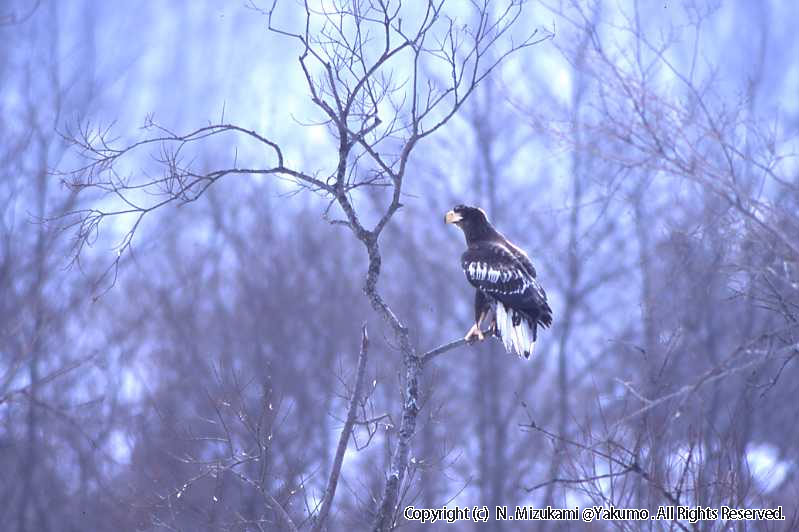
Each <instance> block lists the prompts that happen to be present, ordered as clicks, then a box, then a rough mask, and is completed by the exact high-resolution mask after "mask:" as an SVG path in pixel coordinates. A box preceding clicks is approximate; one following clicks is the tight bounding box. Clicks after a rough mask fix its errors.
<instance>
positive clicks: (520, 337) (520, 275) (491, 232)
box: [444, 205, 552, 358]
mask: <svg viewBox="0 0 799 532" xmlns="http://www.w3.org/2000/svg"><path fill="white" fill-rule="evenodd" d="M444 221H445V223H448V224H454V225H456V226H457V227H459V228H460V229H461V230H462V231H463V234H464V236H465V237H466V246H467V248H466V251H464V252H463V255H461V267H462V268H463V273H464V274H466V279H467V280H468V281H469V283H471V284H472V286H474V287H475V288H476V291H475V296H474V321H475V323H474V325H472V328H471V329H469V332H467V333H466V336H465V337H464V339H465V340H466V341H467V342H471V341H473V340H474V339H475V338H476V339H478V340H483V339H484V338H485V336H484V333H483V331H482V329H481V328H480V326H481V323H482V322H483V320H485V319H486V318H488V317H490V321H489V327H488V330H487V331H486V333H485V334H488V335H496V336H498V337H499V338H500V339H501V340H502V343H503V344H504V345H505V350H506V351H507V352H508V353H515V354H517V355H519V356H520V357H522V356H523V357H524V358H530V355H531V354H532V353H533V347H534V346H535V341H536V339H537V337H538V326H539V325H541V326H542V327H549V326H550V325H552V309H550V308H549V304H548V303H547V294H546V292H544V289H543V288H542V287H541V285H540V284H539V283H538V280H537V279H536V272H535V268H534V267H533V263H532V262H530V258H529V257H528V256H527V254H526V253H525V252H524V251H522V250H521V249H520V248H519V247H518V246H515V245H514V244H512V243H511V242H510V241H509V240H508V239H507V238H505V237H504V236H502V234H501V233H500V232H499V231H497V230H496V229H494V226H492V225H491V223H490V222H489V221H488V217H487V216H486V213H485V211H483V209H480V208H477V207H469V206H466V205H458V206H456V207H455V208H453V209H452V210H451V211H449V212H448V213H447V214H446V215H445V217H444Z"/></svg>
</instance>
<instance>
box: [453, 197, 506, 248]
mask: <svg viewBox="0 0 799 532" xmlns="http://www.w3.org/2000/svg"><path fill="white" fill-rule="evenodd" d="M444 222H446V223H448V224H453V225H456V226H458V227H460V228H461V230H462V231H463V234H464V235H466V242H473V241H475V240H480V239H482V238H490V237H492V236H494V233H495V231H494V228H493V227H491V224H490V223H489V222H488V217H487V216H486V213H485V211H484V210H483V209H480V208H479V207H469V206H468V205H457V206H456V207H454V208H453V209H452V210H451V211H449V212H448V213H447V214H446V216H444Z"/></svg>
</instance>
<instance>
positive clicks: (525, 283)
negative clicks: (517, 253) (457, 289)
mask: <svg viewBox="0 0 799 532" xmlns="http://www.w3.org/2000/svg"><path fill="white" fill-rule="evenodd" d="M464 266H465V268H464V269H465V271H466V275H468V276H469V278H470V279H472V280H473V281H488V282H490V283H500V284H506V283H509V282H511V281H516V282H515V283H514V285H513V287H508V288H504V287H502V288H500V287H496V288H492V289H491V291H492V292H495V293H498V294H503V295H513V294H522V293H524V292H525V291H526V290H527V289H528V288H530V286H534V283H535V281H534V280H532V279H531V278H530V277H529V276H528V275H526V273H525V272H522V271H519V270H516V269H513V270H501V269H498V268H493V267H491V265H490V264H489V263H487V262H480V261H475V262H469V263H468V264H466V265H464ZM519 281H521V282H519Z"/></svg>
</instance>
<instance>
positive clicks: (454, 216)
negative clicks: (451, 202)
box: [444, 211, 463, 224]
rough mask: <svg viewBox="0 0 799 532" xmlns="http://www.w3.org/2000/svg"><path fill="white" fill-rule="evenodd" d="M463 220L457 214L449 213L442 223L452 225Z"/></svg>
mask: <svg viewBox="0 0 799 532" xmlns="http://www.w3.org/2000/svg"><path fill="white" fill-rule="evenodd" d="M461 220H463V216H461V215H460V214H458V213H457V212H455V211H449V212H448V213H447V215H446V216H444V223H448V224H454V223H458V222H460V221H461Z"/></svg>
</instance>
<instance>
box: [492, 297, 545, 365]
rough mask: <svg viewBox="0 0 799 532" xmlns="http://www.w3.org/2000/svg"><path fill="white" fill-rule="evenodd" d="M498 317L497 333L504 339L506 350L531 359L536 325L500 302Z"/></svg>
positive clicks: (497, 306)
mask: <svg viewBox="0 0 799 532" xmlns="http://www.w3.org/2000/svg"><path fill="white" fill-rule="evenodd" d="M496 315H497V333H498V335H499V337H500V338H501V339H502V344H503V345H504V346H505V350H506V351H507V352H508V353H513V354H516V355H518V356H520V357H524V358H530V356H531V355H532V354H533V348H534V347H535V339H536V338H535V337H536V331H535V329H534V327H535V323H532V324H531V323H530V320H528V319H527V318H526V317H525V316H522V315H520V314H518V313H517V311H514V310H512V309H508V308H507V307H505V305H504V304H502V303H499V302H498V303H497V305H496ZM514 322H515V323H514Z"/></svg>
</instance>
